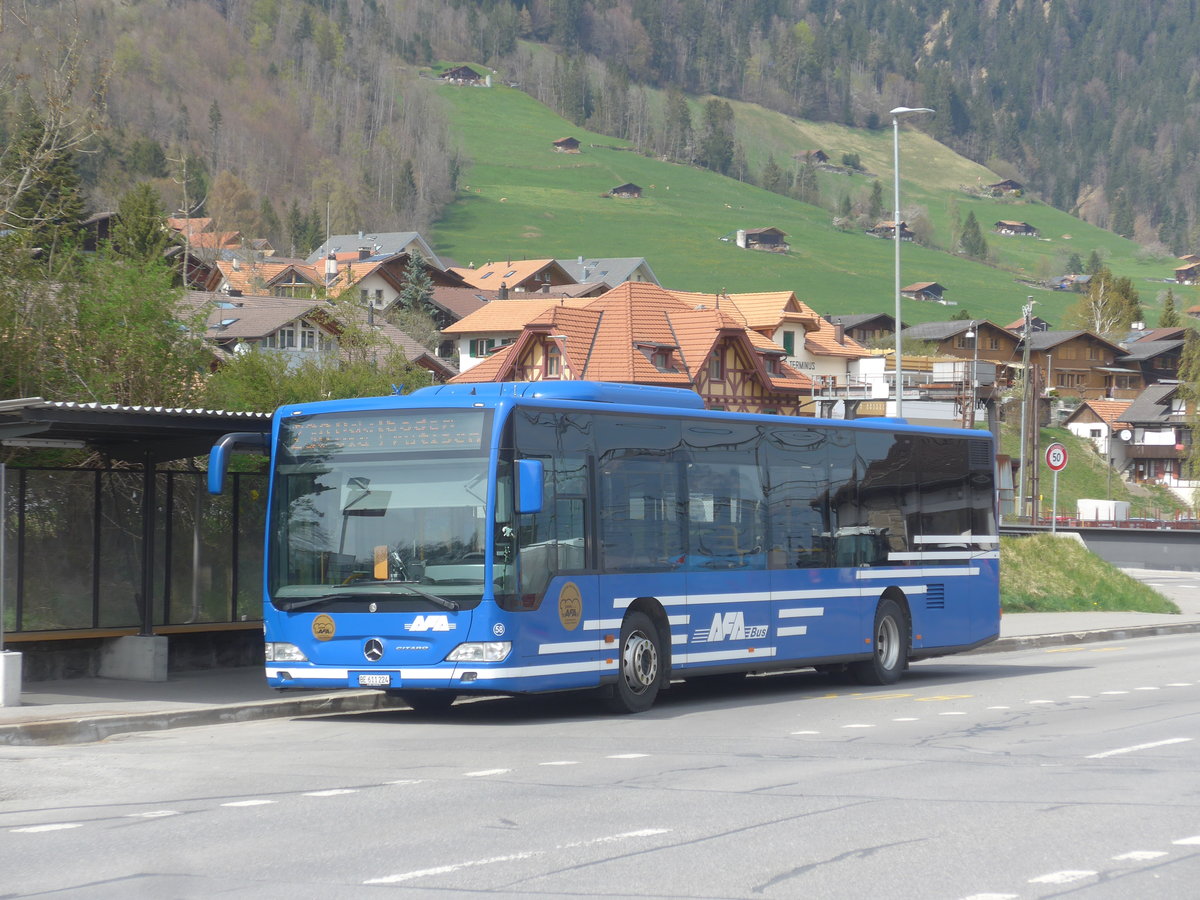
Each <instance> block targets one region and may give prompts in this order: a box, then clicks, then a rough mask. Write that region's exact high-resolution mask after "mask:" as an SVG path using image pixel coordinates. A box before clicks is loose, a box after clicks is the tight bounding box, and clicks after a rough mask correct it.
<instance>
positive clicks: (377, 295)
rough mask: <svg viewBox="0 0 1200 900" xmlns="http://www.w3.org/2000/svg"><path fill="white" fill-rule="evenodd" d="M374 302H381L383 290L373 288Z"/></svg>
mask: <svg viewBox="0 0 1200 900" xmlns="http://www.w3.org/2000/svg"><path fill="white" fill-rule="evenodd" d="M375 302H376V303H382V302H383V288H375Z"/></svg>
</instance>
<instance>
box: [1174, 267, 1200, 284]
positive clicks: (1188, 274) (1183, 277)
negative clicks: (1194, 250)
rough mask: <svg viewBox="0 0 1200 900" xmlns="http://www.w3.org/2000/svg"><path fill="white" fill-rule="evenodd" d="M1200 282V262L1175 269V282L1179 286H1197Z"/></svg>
mask: <svg viewBox="0 0 1200 900" xmlns="http://www.w3.org/2000/svg"><path fill="white" fill-rule="evenodd" d="M1197 280H1200V262H1193V263H1185V264H1184V265H1182V266H1179V267H1178V268H1176V269H1175V281H1176V283H1178V284H1195V283H1196V281H1197Z"/></svg>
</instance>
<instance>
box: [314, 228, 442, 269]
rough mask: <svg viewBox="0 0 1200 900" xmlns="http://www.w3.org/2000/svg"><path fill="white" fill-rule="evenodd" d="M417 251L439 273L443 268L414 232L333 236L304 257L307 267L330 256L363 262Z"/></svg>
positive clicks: (360, 233)
mask: <svg viewBox="0 0 1200 900" xmlns="http://www.w3.org/2000/svg"><path fill="white" fill-rule="evenodd" d="M415 251H420V253H421V256H423V257H424V258H425V262H427V263H431V264H432V265H434V266H436V267H437V268H439V269H442V270H445V268H446V266H445V265H444V264H443V263H442V261H441V260H440V259H438V257H437V254H436V253H434V252H433V249H432V248H431V247H430V246H429V244H427V243H426V242H425V239H424V238H423V237H421V235H420V233H419V232H416V231H383V232H374V233H371V232H365V233H364V232H362V231H360V232H358V233H357V234H335V235H333V236H332V237H331V238H329V240H327V241H326V242H325V243H323V244H322V245H321V246H320V247H318V248H317V249H316V250H314V251H313V252H312V253H310V254H309V255H308V257H307V260H306V261H307V262H309V263H318V262H319V263H324V261H325V260H326V259H328V258H329V254H331V253H332V254H333V255H334V257H335V258H336V259H337V260H338V261H339V262H343V261H346V260H354V259H366V258H368V257H371V256H391V255H394V254H396V253H413V252H415Z"/></svg>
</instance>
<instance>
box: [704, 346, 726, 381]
mask: <svg viewBox="0 0 1200 900" xmlns="http://www.w3.org/2000/svg"><path fill="white" fill-rule="evenodd" d="M708 380H709V381H724V380H725V360H724V359H722V358H721V354H720V353H719V352H718V353H714V354H713V355H712V356H710V357H709V358H708Z"/></svg>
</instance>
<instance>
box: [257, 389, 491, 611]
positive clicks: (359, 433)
mask: <svg viewBox="0 0 1200 900" xmlns="http://www.w3.org/2000/svg"><path fill="white" fill-rule="evenodd" d="M490 418H491V414H490V412H488V411H485V410H413V411H405V412H401V413H380V412H378V411H375V412H364V413H354V412H345V413H337V414H328V415H312V416H303V417H296V418H294V419H287V420H284V422H283V423H282V424H281V426H280V437H279V440H280V443H279V448H278V452H277V454H276V465H275V471H274V483H273V495H272V498H273V499H272V503H273V507H274V510H273V515H272V520H273V523H274V528H273V529H272V532H271V536H270V550H269V553H270V557H271V566H270V570H269V571H270V577H269V583H268V590H269V592H270V596H271V598H272V599H273V600H275V601H277V604H278V605H280V607H281V608H296V604H297V603H301V602H303V599H304V598H311V599H313V600H318V599H320V598H327V599H329V600H331V601H336V600H338V599H339V598H351V597H353V598H364V597H373V596H375V595H376V594H377V595H378V596H380V597H388V598H389V599H391V598H396V599H411V600H412V601H413V602H414V604H416V605H420V604H421V603H422V602H423V599H434V600H435V601H449V602H451V603H453V604H454V605H455V606H457V605H461V604H462V603H464V602H465V603H472V602H478V601H479V600H480V599H481V598H482V596H483V595H484V563H485V559H486V557H485V552H486V548H487V532H488V526H487V523H488V520H487V516H486V506H487V499H488V498H487V491H488V456H487V451H486V440H485V436H486V435H487V434H488V433H489V432H490ZM509 502H511V501H509ZM496 568H497V571H496V573H495V575H496V577H499V578H501V579H502V580H503V579H504V578H505V577H506V573H505V572H504V571H503V569H504V567H503V566H497V567H496ZM305 605H307V604H305Z"/></svg>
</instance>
